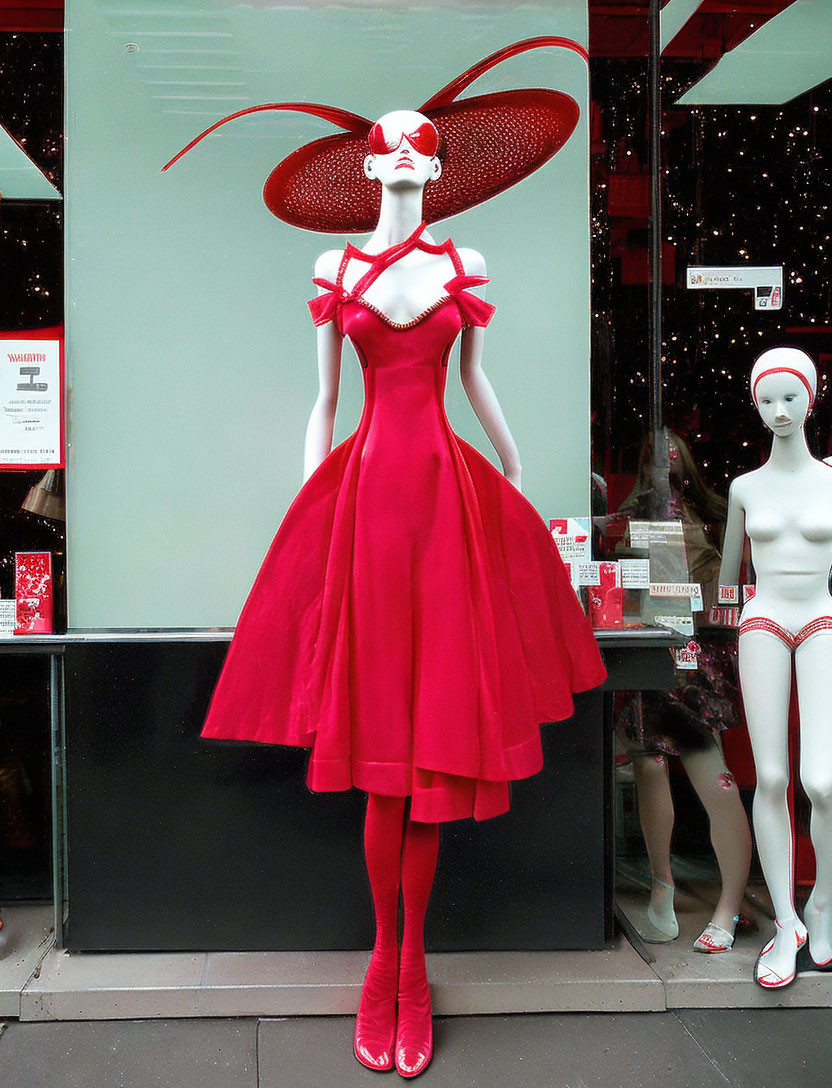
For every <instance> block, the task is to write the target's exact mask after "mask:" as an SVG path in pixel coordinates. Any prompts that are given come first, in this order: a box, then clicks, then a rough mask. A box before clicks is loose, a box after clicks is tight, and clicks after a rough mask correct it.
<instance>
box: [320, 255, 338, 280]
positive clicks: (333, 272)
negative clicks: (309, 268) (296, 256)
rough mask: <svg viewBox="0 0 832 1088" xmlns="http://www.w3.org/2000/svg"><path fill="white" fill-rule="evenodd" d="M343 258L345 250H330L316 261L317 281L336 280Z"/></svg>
mask: <svg viewBox="0 0 832 1088" xmlns="http://www.w3.org/2000/svg"><path fill="white" fill-rule="evenodd" d="M343 256H344V251H343V249H328V250H327V251H326V253H322V254H321V255H320V257H318V259H317V260H316V261H315V279H316V280H318V279H320V280H334V279H335V277H336V276H337V275H338V268H339V266H340V264H341V258H342V257H343Z"/></svg>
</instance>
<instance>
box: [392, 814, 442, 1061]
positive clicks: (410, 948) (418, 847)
mask: <svg viewBox="0 0 832 1088" xmlns="http://www.w3.org/2000/svg"><path fill="white" fill-rule="evenodd" d="M438 853H439V825H438V824H423V823H415V822H414V821H412V820H410V821H408V823H407V827H406V829H405V836H404V852H403V854H402V902H403V905H404V931H403V933H402V955H401V966H400V969H399V1015H398V1028H397V1032H396V1069H398V1071H399V1073H401V1075H402V1076H404V1077H415V1076H417V1075H418V1074H419V1073H421V1072H422V1070H423V1069H425V1068H426V1067H427V1065H428V1062H429V1061H430V1059H431V1056H432V1053H433V1028H432V1024H431V1007H430V990H429V988H428V977H427V969H426V965H425V913H426V912H427V909H428V900H429V899H430V893H431V888H432V887H433V878H434V874H435V872H436V859H437V855H438Z"/></svg>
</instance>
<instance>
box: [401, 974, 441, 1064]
mask: <svg viewBox="0 0 832 1088" xmlns="http://www.w3.org/2000/svg"><path fill="white" fill-rule="evenodd" d="M432 1057H433V1023H432V1021H431V1008H430V989H429V987H428V977H427V973H426V970H425V960H424V956H417V957H415V958H414V959H412V960H411V959H410V958H409V957H405V955H404V953H403V954H402V966H401V971H400V972H399V1018H398V1026H397V1029H396V1069H397V1070H398V1071H399V1073H400V1074H401V1075H402V1076H403V1077H418V1075H419V1074H420V1073H422V1072H424V1070H425V1069H427V1067H428V1065H429V1064H430V1060H431V1058H432Z"/></svg>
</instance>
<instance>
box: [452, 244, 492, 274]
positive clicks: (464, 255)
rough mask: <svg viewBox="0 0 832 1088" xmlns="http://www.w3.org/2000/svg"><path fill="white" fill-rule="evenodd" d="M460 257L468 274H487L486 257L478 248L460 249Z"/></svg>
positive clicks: (458, 251)
mask: <svg viewBox="0 0 832 1088" xmlns="http://www.w3.org/2000/svg"><path fill="white" fill-rule="evenodd" d="M457 253H458V254H459V259H460V260H461V261H462V267H463V268H464V269H465V275H466V276H484V275H485V257H483V255H482V254H481V253H480V252H478V251H477V250H476V249H467V248H466V247H463V248H462V249H458V250H457Z"/></svg>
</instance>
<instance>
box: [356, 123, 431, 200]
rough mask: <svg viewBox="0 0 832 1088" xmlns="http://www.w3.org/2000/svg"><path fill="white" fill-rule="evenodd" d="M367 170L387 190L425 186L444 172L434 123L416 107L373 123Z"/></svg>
mask: <svg viewBox="0 0 832 1088" xmlns="http://www.w3.org/2000/svg"><path fill="white" fill-rule="evenodd" d="M369 143H370V154H369V155H367V157H366V158H365V159H364V173H365V174H366V175H367V177H368V178H370V179H371V180H372V181H378V182H379V183H380V184H381V185H382V186H384V188H386V189H393V190H396V189H416V188H418V189H423V188H424V187H425V185H426V184H427V183H428V182H429V181H436V179H437V178H438V177H439V175H440V174H441V173H442V163H441V162H440V160H439V158H438V156H437V154H436V150H437V147H438V143H439V136H438V133H437V132H436V127H435V126H434V124H433V122H432V121H430V120H428V118H427V117H425V116H424V115H423V114H421V113H416V111H415V110H393V111H392V113H385V114H384V116H383V117H380V118H379V119H378V121H376V123H375V124H374V125H373V127H372V129H371V130H370V136H369Z"/></svg>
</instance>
